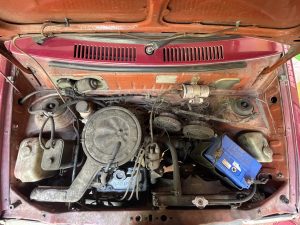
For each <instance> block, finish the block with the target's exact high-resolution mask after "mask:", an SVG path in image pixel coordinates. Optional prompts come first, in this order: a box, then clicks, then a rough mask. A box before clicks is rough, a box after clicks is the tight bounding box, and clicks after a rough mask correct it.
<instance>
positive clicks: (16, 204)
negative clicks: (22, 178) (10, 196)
mask: <svg viewBox="0 0 300 225" xmlns="http://www.w3.org/2000/svg"><path fill="white" fill-rule="evenodd" d="M21 204H22V202H21V200H17V201H15V202H14V203H12V204H10V205H9V209H10V210H13V209H15V208H17V207H18V206H19V205H21Z"/></svg>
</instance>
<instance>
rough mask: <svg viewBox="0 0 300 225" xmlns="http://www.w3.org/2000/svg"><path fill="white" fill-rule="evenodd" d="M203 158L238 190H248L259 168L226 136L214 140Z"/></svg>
mask: <svg viewBox="0 0 300 225" xmlns="http://www.w3.org/2000/svg"><path fill="white" fill-rule="evenodd" d="M204 156H205V157H206V158H207V159H208V160H209V161H210V163H212V164H213V165H214V167H215V168H216V169H217V170H218V171H220V172H221V173H223V174H224V175H225V176H226V177H227V178H228V179H230V180H231V181H232V182H233V183H234V184H235V185H237V186H238V187H240V188H245V189H248V188H249V187H250V185H251V184H252V183H253V182H254V180H255V178H256V176H257V174H258V172H259V170H260V168H261V164H260V163H259V162H258V161H257V160H256V159H255V158H253V157H252V156H251V155H249V154H248V153H247V152H246V151H244V150H243V149H242V148H241V147H240V146H238V145H237V144H236V143H235V142H234V141H232V140H231V139H230V138H229V137H228V136H226V135H224V136H222V137H219V138H216V139H215V140H214V142H213V144H212V145H211V146H210V147H209V149H208V150H207V151H206V152H205V153H204Z"/></svg>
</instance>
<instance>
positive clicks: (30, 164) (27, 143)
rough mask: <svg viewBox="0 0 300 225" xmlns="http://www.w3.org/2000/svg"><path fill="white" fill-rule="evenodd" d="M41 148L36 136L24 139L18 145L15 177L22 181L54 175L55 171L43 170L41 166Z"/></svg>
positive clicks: (33, 180) (36, 179) (37, 179)
mask: <svg viewBox="0 0 300 225" xmlns="http://www.w3.org/2000/svg"><path fill="white" fill-rule="evenodd" d="M42 157H43V149H41V147H40V144H39V139H38V138H27V139H24V140H23V141H22V142H21V144H20V147H19V152H18V157H17V161H16V165H15V177H16V178H18V179H19V180H21V181H22V182H35V181H39V180H42V179H45V178H48V177H52V176H54V175H55V174H56V173H57V172H56V171H45V170H42V168H41V162H42Z"/></svg>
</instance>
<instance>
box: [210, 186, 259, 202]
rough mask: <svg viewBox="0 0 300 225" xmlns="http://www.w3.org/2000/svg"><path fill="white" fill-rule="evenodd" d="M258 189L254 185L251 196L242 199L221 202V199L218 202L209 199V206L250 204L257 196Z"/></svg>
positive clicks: (222, 200)
mask: <svg viewBox="0 0 300 225" xmlns="http://www.w3.org/2000/svg"><path fill="white" fill-rule="evenodd" d="M256 188H257V187H256V184H253V188H252V191H251V192H250V194H249V195H247V196H246V197H244V198H242V199H220V200H219V199H218V200H217V199H207V201H208V205H231V204H241V203H245V202H248V201H249V200H251V199H252V198H253V196H254V195H255V193H256Z"/></svg>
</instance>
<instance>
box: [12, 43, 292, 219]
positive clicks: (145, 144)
mask: <svg viewBox="0 0 300 225" xmlns="http://www.w3.org/2000/svg"><path fill="white" fill-rule="evenodd" d="M28 40H29V38H23V39H22V38H20V39H19V40H18V41H17V42H16V43H17V44H18V46H22V47H23V49H26V48H25V47H24V46H25V45H24V43H25V41H28ZM30 41H32V40H31V39H30ZM53 41H55V38H54V39H51V40H46V42H45V43H43V44H42V46H47V43H48V42H49V43H51V42H53ZM59 41H61V40H60V39H59V38H58V43H59ZM229 41H230V40H229ZM16 43H13V42H12V43H11V45H10V49H11V51H12V52H13V53H14V54H15V56H16V57H17V58H18V59H19V60H20V61H22V62H23V63H24V64H29V65H31V66H32V68H34V71H35V73H34V76H32V75H31V76H29V75H26V74H23V73H22V72H20V71H19V70H15V73H17V74H18V75H17V76H15V81H14V82H15V84H16V86H17V87H18V88H19V89H20V90H21V92H22V93H27V94H26V95H23V96H21V97H19V96H17V93H14V100H13V118H12V119H13V123H12V124H17V125H13V126H15V128H14V127H13V128H12V141H11V149H12V150H11V164H10V170H11V173H12V174H13V175H12V176H13V178H12V179H11V186H12V187H13V188H12V189H13V193H14V194H13V196H15V197H14V198H15V199H18V198H20V196H22V202H25V201H26V202H28V204H30V205H33V206H35V207H37V208H42V209H43V210H44V211H51V210H52V211H53V210H54V211H55V212H68V211H98V210H108V209H109V210H118V209H147V210H164V209H170V210H172V209H173V210H179V209H180V210H192V209H194V210H195V209H196V210H198V209H202V210H206V209H239V210H251V209H255V208H256V207H258V206H260V205H263V204H265V202H269V201H270V199H272V198H274V196H277V195H278V194H279V196H280V198H281V200H280V201H282V202H284V201H288V199H287V197H286V195H284V194H282V191H283V192H284V190H286V189H285V188H286V184H287V182H288V167H287V158H286V140H285V136H284V122H283V114H282V108H281V94H280V82H281V81H280V80H279V78H278V71H275V72H273V73H271V74H268V76H261V75H260V74H259V73H260V72H261V71H262V69H263V68H265V67H267V66H268V65H270V64H272V63H273V62H274V61H275V60H276V59H278V58H279V54H278V53H276V54H270V55H267V53H266V56H265V57H263V58H255V59H251V60H244V61H242V62H239V64H238V65H234V66H237V68H235V67H234V68H230V69H224V68H223V69H220V68H219V67H217V68H216V69H213V70H211V69H210V70H208V71H201V72H197V71H192V72H184V71H183V72H174V71H171V72H168V71H167V70H166V71H163V72H162V71H158V72H156V71H154V72H151V71H150V72H149V71H148V72H144V74H143V73H138V72H131V71H121V72H114V71H113V69H112V71H95V70H88V69H85V68H80V69H74V68H72V69H70V68H67V67H65V66H62V67H60V66H57V65H59V64H58V63H57V62H55V64H53V63H52V61H50V62H49V59H48V58H46V57H45V58H44V57H43V56H39V55H38V54H37V55H35V56H34V57H35V59H34V60H32V59H31V58H30V57H28V55H29V53H27V52H24V51H25V50H22V51H23V52H21V51H19V50H18V48H21V47H18V46H17V45H16ZM179 44H180V43H179ZM183 44H184V43H183ZM30 45H32V43H31V42H30ZM50 45H51V44H49V46H50ZM16 46H17V47H16ZM76 46H77V47H76V48H75V49H74V51H75V52H77V53H78V51H81V50H78V46H79V44H77V45H76ZM36 48H41V46H40V45H37V47H36ZM225 50H226V49H225ZM72 51H73V49H72ZM109 51H111V52H110V53H111V54H114V53H113V51H112V50H109V49H108V50H107V52H109ZM116 52H117V51H116ZM24 53H25V54H24ZM77 53H76V54H77ZM27 54H28V55H27ZM41 54H42V53H41ZM43 54H44V53H43ZM90 54H92V53H90ZM93 54H96V53H95V51H94V53H93ZM128 54H129V52H128ZM135 54H136V57H138V52H137V53H135ZM143 54H144V53H143ZM215 54H217V53H215ZM224 54H226V52H225V53H224ZM30 56H31V55H30ZM154 56H155V54H154ZM154 56H153V57H154ZM31 57H32V56H31ZM99 57H100V56H99ZM149 57H152V56H149ZM104 58H105V57H104ZM100 59H101V57H100ZM56 60H58V59H56ZM82 60H83V58H82ZM104 60H105V59H104ZM58 61H59V60H58ZM51 63H52V64H51ZM232 65H233V64H232ZM41 68H42V69H41ZM173 69H174V68H173ZM141 71H142V69H141ZM47 76H48V77H47ZM49 77H50V79H48V78H49ZM28 90H31V91H28ZM136 220H137V219H136Z"/></svg>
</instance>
